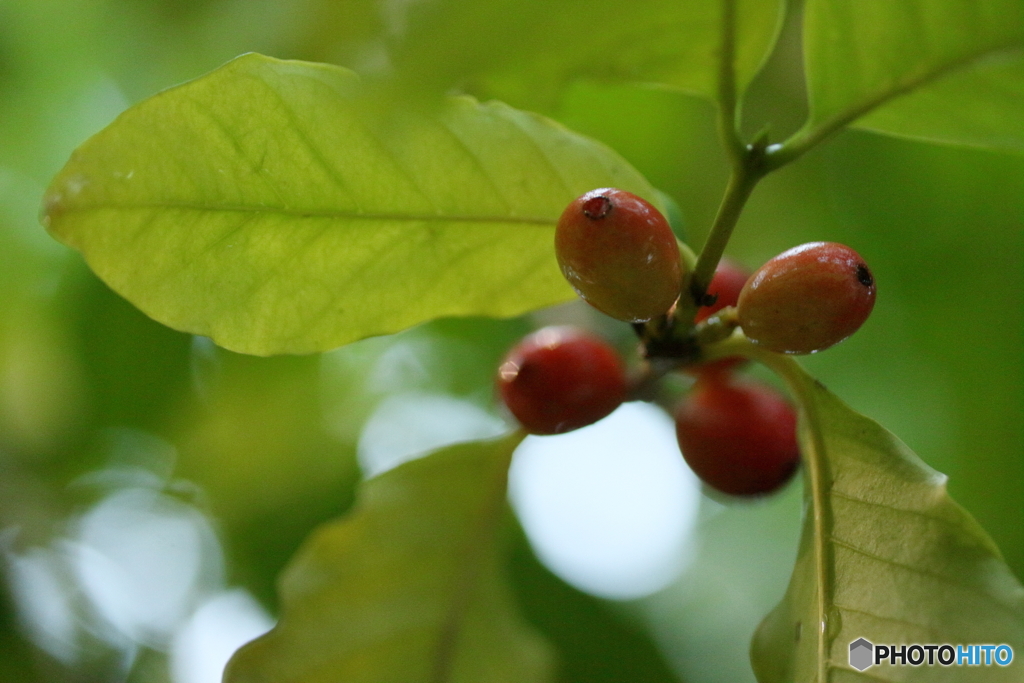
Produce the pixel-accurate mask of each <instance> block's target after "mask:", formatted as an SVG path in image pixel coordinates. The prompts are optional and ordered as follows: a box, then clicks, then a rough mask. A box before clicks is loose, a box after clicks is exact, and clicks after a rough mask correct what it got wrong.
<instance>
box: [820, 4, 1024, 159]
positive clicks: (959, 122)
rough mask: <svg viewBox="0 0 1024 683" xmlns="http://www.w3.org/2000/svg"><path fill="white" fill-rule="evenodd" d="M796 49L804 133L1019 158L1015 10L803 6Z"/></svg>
mask: <svg viewBox="0 0 1024 683" xmlns="http://www.w3.org/2000/svg"><path fill="white" fill-rule="evenodd" d="M804 49H805V60H806V71H807V83H808V89H809V93H810V107H811V119H810V121H809V123H808V126H809V127H810V128H820V127H829V128H835V127H837V126H838V125H841V124H845V123H853V125H856V126H859V127H864V128H869V129H873V130H878V131H882V132H887V133H894V134H899V135H908V136H914V137H921V138H927V139H932V140H940V141H945V142H956V143H966V144H974V145H982V146H987V147H992V148H1000V149H1009V150H1017V151H1020V150H1022V149H1024V126H1022V125H1021V120H1022V117H1024V79H1021V65H1022V64H1024V3H1021V2H1020V0H900V1H899V2H892V1H891V0H857V1H856V2H849V1H847V0H808V2H807V5H806V16H805V24H804ZM876 108H877V111H875V112H874V113H871V112H872V111H873V110H875V109H876ZM865 115H866V116H865Z"/></svg>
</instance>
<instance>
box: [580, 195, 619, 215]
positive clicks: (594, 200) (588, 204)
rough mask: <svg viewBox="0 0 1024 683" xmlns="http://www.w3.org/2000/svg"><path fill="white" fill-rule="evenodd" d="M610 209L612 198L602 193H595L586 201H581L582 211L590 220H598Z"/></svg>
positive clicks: (609, 211)
mask: <svg viewBox="0 0 1024 683" xmlns="http://www.w3.org/2000/svg"><path fill="white" fill-rule="evenodd" d="M611 210H612V200H610V199H608V198H607V197H605V196H604V195H597V196H596V197H591V198H590V199H588V200H587V201H585V202H583V213H584V215H586V217H587V218H590V219H592V220H595V221H596V220H600V219H601V218H604V217H605V216H607V215H608V214H609V213H611Z"/></svg>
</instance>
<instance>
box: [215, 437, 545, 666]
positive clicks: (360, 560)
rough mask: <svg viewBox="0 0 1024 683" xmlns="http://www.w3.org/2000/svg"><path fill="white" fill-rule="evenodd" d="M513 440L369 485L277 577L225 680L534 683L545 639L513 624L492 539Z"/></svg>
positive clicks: (473, 447) (410, 466)
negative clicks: (264, 615) (272, 602)
mask: <svg viewBox="0 0 1024 683" xmlns="http://www.w3.org/2000/svg"><path fill="white" fill-rule="evenodd" d="M520 440H521V436H519V435H514V436H510V437H506V438H504V439H501V440H498V441H493V442H489V443H473V444H464V445H459V446H453V447H451V448H448V449H445V450H442V451H439V452H437V453H435V454H433V455H430V456H429V457H427V458H423V459H419V460H413V461H411V462H408V463H405V464H404V465H401V466H399V467H397V468H395V469H393V470H390V471H388V472H385V473H384V474H382V475H380V476H379V477H376V478H374V479H370V480H369V481H367V482H366V483H365V484H364V485H363V488H362V490H361V491H360V494H359V496H360V497H359V500H358V502H357V504H356V508H355V509H354V511H353V512H352V514H351V516H349V517H348V518H346V519H343V520H341V521H338V522H334V523H331V524H328V525H326V526H324V527H322V528H320V529H319V530H318V531H316V532H315V533H314V534H313V536H312V537H311V538H310V539H309V540H308V541H307V543H306V544H305V546H304V547H303V549H302V550H300V551H299V553H298V555H297V556H296V557H295V559H294V560H293V561H292V563H291V565H290V566H289V568H288V569H287V570H286V572H285V574H284V575H283V577H282V579H281V586H280V593H281V600H282V614H281V620H280V622H279V623H278V624H277V626H276V627H275V628H274V629H273V630H271V631H270V632H269V633H268V634H266V635H265V636H262V637H261V638H259V639H257V640H255V641H253V642H252V643H250V644H249V645H246V646H245V647H243V648H242V649H241V650H239V652H238V653H236V654H235V657H234V658H233V659H232V661H231V663H230V665H229V667H228V671H227V673H226V675H225V679H224V680H225V682H226V683H285V682H288V683H314V682H315V683H323V682H327V681H338V682H339V683H341V682H344V683H439V682H441V681H444V682H445V683H539V682H542V681H549V680H550V679H551V663H552V660H551V653H550V652H549V649H548V647H547V645H546V644H545V643H544V642H543V641H542V640H540V639H539V637H538V636H537V635H535V634H534V632H533V631H532V630H530V629H529V627H528V626H527V625H526V624H525V623H524V622H523V621H522V620H521V618H520V617H519V615H518V613H517V612H516V609H515V607H514V605H513V599H512V596H511V591H510V588H509V587H508V585H507V582H506V580H505V577H504V575H503V573H502V572H503V570H502V565H503V561H504V557H503V555H504V553H503V552H502V549H501V547H500V545H501V544H499V543H498V540H499V539H500V538H501V537H502V534H501V527H502V523H503V520H504V519H507V518H506V517H505V515H506V514H507V505H506V502H505V489H506V486H505V485H506V477H507V471H508V465H509V461H510V459H511V456H512V451H513V450H514V448H515V447H516V445H518V443H519V441H520Z"/></svg>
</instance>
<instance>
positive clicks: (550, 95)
mask: <svg viewBox="0 0 1024 683" xmlns="http://www.w3.org/2000/svg"><path fill="white" fill-rule="evenodd" d="M782 4H783V3H781V2H779V0H739V1H738V2H737V16H738V22H737V24H738V26H737V35H736V71H737V81H738V83H739V84H740V85H741V86H742V85H745V84H746V83H748V82H749V81H750V79H752V78H753V76H754V74H755V73H756V72H757V70H758V68H759V67H760V66H761V64H762V63H763V62H764V60H765V58H766V57H767V55H768V52H769V51H770V48H771V46H772V44H773V41H774V39H775V37H776V35H777V33H778V29H779V27H780V23H781V12H782ZM721 5H722V2H721V0H714V1H711V2H709V1H708V0H637V1H636V2H632V3H630V4H628V5H624V4H623V3H622V2H620V1H619V0H586V1H581V0H525V1H524V0H491V1H490V2H478V1H477V0H442V1H441V2H431V3H422V4H412V5H410V6H409V7H410V9H409V15H408V17H407V25H406V26H405V28H406V30H405V31H404V32H403V34H402V39H401V40H400V41H397V44H396V45H395V49H394V52H393V59H394V63H395V67H396V72H397V75H398V76H399V77H400V78H403V79H404V80H405V81H406V82H407V83H412V84H415V85H418V86H420V87H422V86H429V87H432V88H434V89H439V88H447V87H450V86H452V85H463V86H468V87H470V88H480V89H482V90H484V91H485V92H488V93H496V94H498V95H499V96H501V97H503V98H506V99H511V101H513V102H515V103H516V104H520V105H523V106H530V107H531V108H537V107H540V108H544V107H547V106H549V105H550V104H551V103H552V102H553V101H554V100H555V98H556V97H557V95H558V93H559V92H560V90H561V89H562V87H564V85H565V84H566V83H567V82H569V81H571V80H573V79H577V78H593V79H599V80H602V81H627V82H638V81H641V82H657V83H663V84H667V85H671V86H673V87H678V88H682V89H685V90H688V91H692V92H697V93H700V94H704V95H708V96H711V97H714V96H715V93H716V87H717V86H716V82H717V81H716V77H717V74H718V63H719V57H718V55H719V53H720V47H721V40H722V37H721V33H722V31H721V28H722V20H721Z"/></svg>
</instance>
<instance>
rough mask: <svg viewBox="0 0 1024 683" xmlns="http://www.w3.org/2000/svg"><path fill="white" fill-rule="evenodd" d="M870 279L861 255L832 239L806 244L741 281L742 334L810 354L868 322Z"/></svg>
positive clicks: (871, 295) (787, 350)
mask: <svg viewBox="0 0 1024 683" xmlns="http://www.w3.org/2000/svg"><path fill="white" fill-rule="evenodd" d="M874 305H875V279H874V277H873V276H872V275H871V271H870V270H869V269H868V267H867V265H866V264H865V263H864V259H862V258H861V257H860V255H859V254H858V253H857V252H855V251H854V250H853V249H850V248H849V247H847V246H844V245H842V244H837V243H835V242H811V243H809V244H802V245H800V246H799V247H794V248H792V249H790V250H788V251H784V252H783V253H781V254H779V255H778V256H776V257H775V258H773V259H771V260H770V261H768V262H767V263H765V264H764V265H763V266H761V267H760V268H759V269H758V270H757V272H755V273H754V274H753V275H752V276H751V278H750V279H749V280H748V281H747V284H746V285H744V287H743V291H742V292H740V299H739V302H738V303H737V305H736V312H737V314H738V316H739V322H740V326H741V327H742V328H743V333H744V334H746V335H747V338H748V339H750V340H751V341H752V342H754V343H755V344H758V345H759V346H763V347H765V348H766V349H769V350H771V351H777V352H779V353H815V352H817V351H821V350H823V349H827V348H828V347H830V346H833V345H835V344H838V343H839V342H841V341H843V340H844V339H846V338H847V337H849V336H850V335H851V334H853V333H854V332H856V331H857V329H858V328H859V327H860V326H861V325H862V324H863V323H864V321H865V320H867V318H868V315H870V314H871V309H872V308H873V307H874Z"/></svg>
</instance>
